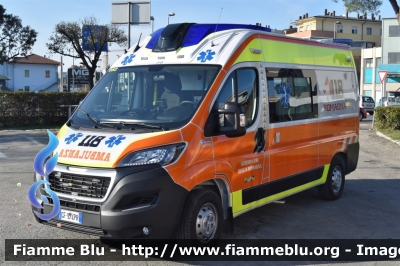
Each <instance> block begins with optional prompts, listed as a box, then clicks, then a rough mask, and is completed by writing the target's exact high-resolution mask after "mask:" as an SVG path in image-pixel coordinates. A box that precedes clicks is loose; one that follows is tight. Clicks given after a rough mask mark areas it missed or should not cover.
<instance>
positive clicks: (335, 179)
mask: <svg viewBox="0 0 400 266" xmlns="http://www.w3.org/2000/svg"><path fill="white" fill-rule="evenodd" d="M344 181H345V164H344V162H343V159H342V158H341V157H339V156H336V157H334V158H333V160H332V162H331V166H330V167H329V172H328V176H327V178H326V182H325V184H323V185H320V186H318V191H319V195H320V196H321V198H323V199H325V200H337V199H338V198H340V196H341V195H342V192H343V189H344Z"/></svg>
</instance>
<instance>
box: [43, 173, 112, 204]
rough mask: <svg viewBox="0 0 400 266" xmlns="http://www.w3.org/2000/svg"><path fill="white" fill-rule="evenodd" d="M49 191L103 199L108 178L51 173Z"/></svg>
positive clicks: (108, 182) (109, 179)
mask: <svg viewBox="0 0 400 266" xmlns="http://www.w3.org/2000/svg"><path fill="white" fill-rule="evenodd" d="M49 181H50V189H51V190H53V191H55V192H59V193H64V194H69V195H72V196H81V197H88V198H104V197H105V195H106V193H107V190H108V188H109V186H110V182H111V178H110V177H99V176H86V175H78V174H70V173H63V172H57V171H53V172H52V173H51V174H50V175H49Z"/></svg>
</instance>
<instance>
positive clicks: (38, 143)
mask: <svg viewBox="0 0 400 266" xmlns="http://www.w3.org/2000/svg"><path fill="white" fill-rule="evenodd" d="M25 138H26V139H28V140H30V141H32V142H33V143H35V144H36V145H38V146H44V145H43V144H42V143H40V142H39V141H37V140H35V139H33V138H31V137H25Z"/></svg>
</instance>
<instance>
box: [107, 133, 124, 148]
mask: <svg viewBox="0 0 400 266" xmlns="http://www.w3.org/2000/svg"><path fill="white" fill-rule="evenodd" d="M124 139H126V137H124V136H122V135H118V136H116V137H115V136H112V137H110V138H109V139H108V140H107V141H106V142H105V144H106V145H108V147H109V148H112V147H113V146H114V145H119V144H120V143H121V142H122V140H124Z"/></svg>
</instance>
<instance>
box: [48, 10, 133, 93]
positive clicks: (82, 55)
mask: <svg viewBox="0 0 400 266" xmlns="http://www.w3.org/2000/svg"><path fill="white" fill-rule="evenodd" d="M83 29H85V36H89V37H88V38H84V33H83ZM49 40H50V42H49V43H46V46H47V48H48V49H49V50H50V53H57V54H61V55H64V56H69V57H72V58H75V59H81V60H82V64H83V65H84V66H85V67H86V68H87V70H88V72H89V77H91V78H89V86H90V89H92V88H93V86H94V83H93V76H94V73H95V71H96V67H97V63H98V61H99V59H100V55H101V53H102V51H103V50H104V48H105V47H106V46H107V43H109V42H116V43H118V44H119V45H126V44H127V41H128V38H127V37H126V35H125V33H124V31H122V30H119V29H118V28H117V26H115V25H101V26H100V25H99V23H98V21H97V19H96V18H95V17H86V18H84V19H83V20H81V21H79V22H64V21H62V22H60V23H58V24H57V25H56V26H55V29H54V32H53V35H52V36H51V37H50V38H49ZM82 46H86V47H90V48H91V51H88V50H84V49H83V48H82Z"/></svg>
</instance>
